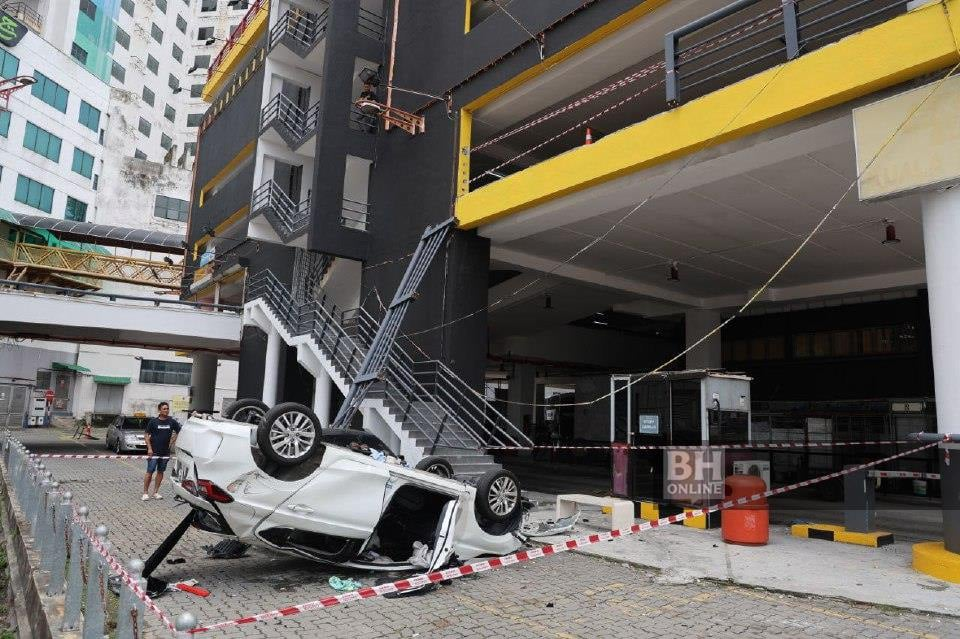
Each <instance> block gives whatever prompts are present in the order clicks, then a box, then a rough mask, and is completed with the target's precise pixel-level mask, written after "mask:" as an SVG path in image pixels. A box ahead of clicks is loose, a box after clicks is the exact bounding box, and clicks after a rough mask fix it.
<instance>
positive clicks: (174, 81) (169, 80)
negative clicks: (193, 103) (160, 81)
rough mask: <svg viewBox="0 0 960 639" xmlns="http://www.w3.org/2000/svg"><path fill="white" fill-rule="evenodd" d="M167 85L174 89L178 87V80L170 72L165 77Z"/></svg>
mask: <svg viewBox="0 0 960 639" xmlns="http://www.w3.org/2000/svg"><path fill="white" fill-rule="evenodd" d="M167 86H168V87H170V88H171V89H173V90H174V91H176V90H177V89H179V88H180V80H178V79H177V76H175V75H173V74H172V73H171V74H170V75H169V76H168V77H167Z"/></svg>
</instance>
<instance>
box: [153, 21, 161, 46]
mask: <svg viewBox="0 0 960 639" xmlns="http://www.w3.org/2000/svg"><path fill="white" fill-rule="evenodd" d="M150 37H151V38H153V39H154V40H156V41H157V42H159V43H162V42H163V30H162V29H161V28H160V27H158V26H157V23H156V22H154V23H153V24H151V25H150Z"/></svg>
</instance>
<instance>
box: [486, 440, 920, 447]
mask: <svg viewBox="0 0 960 639" xmlns="http://www.w3.org/2000/svg"><path fill="white" fill-rule="evenodd" d="M915 443H916V442H908V441H903V440H892V439H878V440H873V441H859V442H779V443H764V444H761V443H755V444H708V445H706V446H671V445H668V444H657V445H654V444H651V445H643V444H602V445H598V446H484V449H485V450H611V449H614V448H617V449H627V450H664V449H667V448H669V449H672V450H703V449H704V448H711V449H724V450H744V449H750V450H760V449H764V448H778V449H779V448H832V447H834V446H887V445H891V444H915Z"/></svg>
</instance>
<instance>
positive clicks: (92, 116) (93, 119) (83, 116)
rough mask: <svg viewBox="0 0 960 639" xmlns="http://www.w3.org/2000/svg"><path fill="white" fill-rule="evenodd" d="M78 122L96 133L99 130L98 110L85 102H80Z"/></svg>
mask: <svg viewBox="0 0 960 639" xmlns="http://www.w3.org/2000/svg"><path fill="white" fill-rule="evenodd" d="M78 121H79V122H80V124H82V125H83V126H85V127H87V128H88V129H90V130H91V131H93V132H96V131H97V130H98V129H99V128H100V109H97V108H94V107H92V106H90V105H89V104H87V102H86V101H85V100H81V101H80V117H79V118H78Z"/></svg>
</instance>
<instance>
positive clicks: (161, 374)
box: [140, 359, 192, 386]
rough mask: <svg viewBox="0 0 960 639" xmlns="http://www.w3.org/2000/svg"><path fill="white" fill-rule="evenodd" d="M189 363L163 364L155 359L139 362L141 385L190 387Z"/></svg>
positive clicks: (190, 366)
mask: <svg viewBox="0 0 960 639" xmlns="http://www.w3.org/2000/svg"><path fill="white" fill-rule="evenodd" d="M191 368H192V365H191V364H190V363H189V362H163V361H160V360H156V359H144V360H140V383H141V384H176V385H178V386H189V385H190V370H191Z"/></svg>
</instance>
